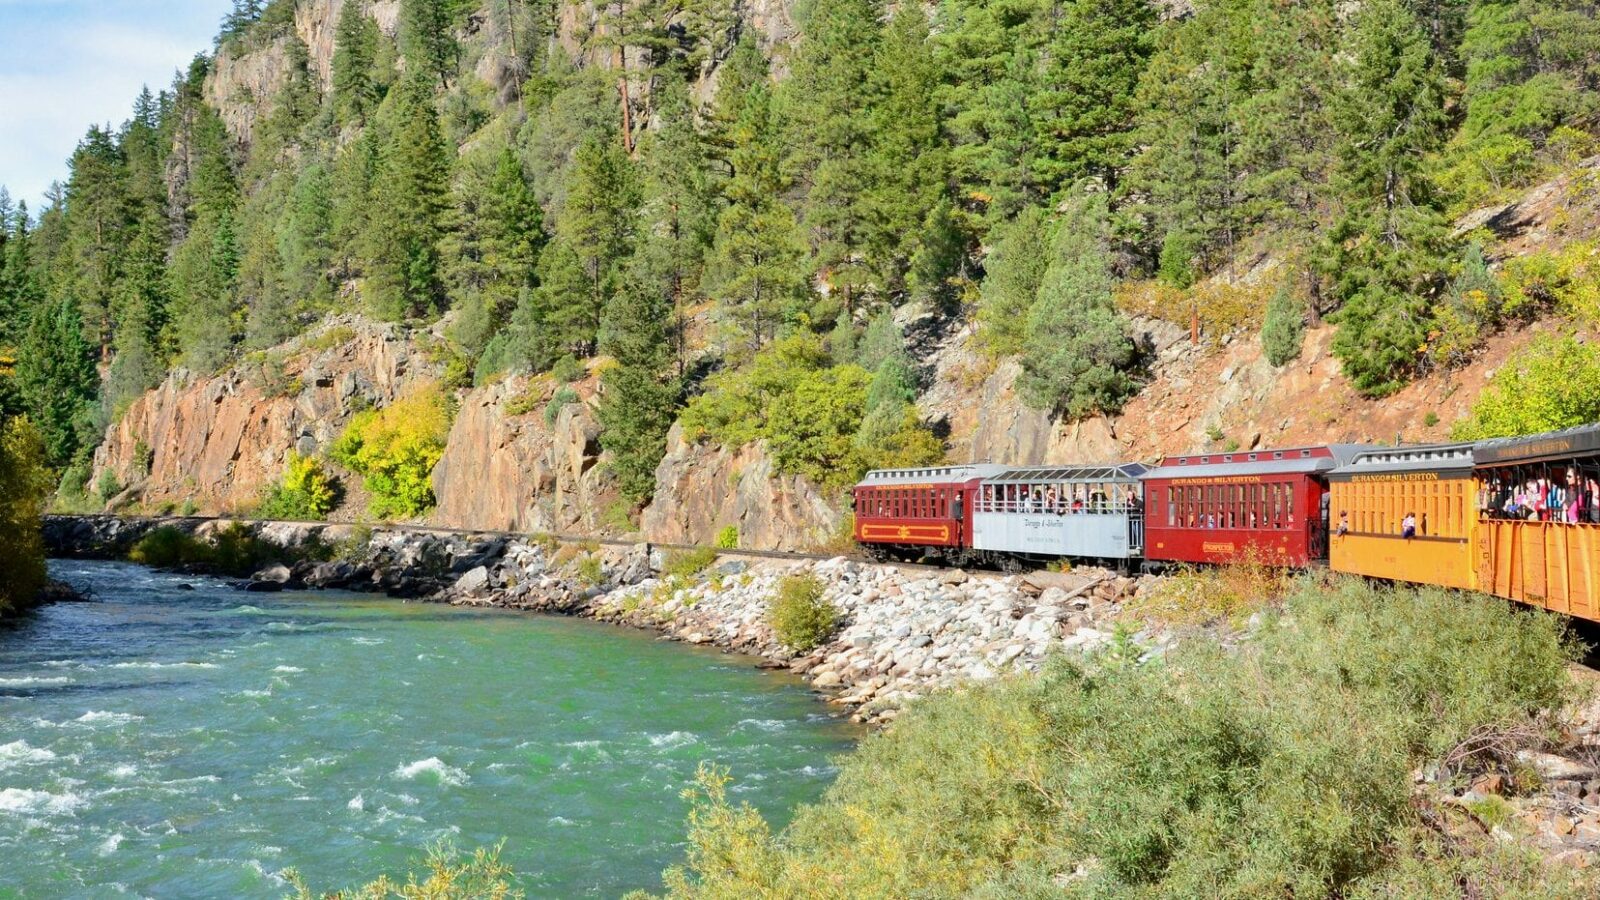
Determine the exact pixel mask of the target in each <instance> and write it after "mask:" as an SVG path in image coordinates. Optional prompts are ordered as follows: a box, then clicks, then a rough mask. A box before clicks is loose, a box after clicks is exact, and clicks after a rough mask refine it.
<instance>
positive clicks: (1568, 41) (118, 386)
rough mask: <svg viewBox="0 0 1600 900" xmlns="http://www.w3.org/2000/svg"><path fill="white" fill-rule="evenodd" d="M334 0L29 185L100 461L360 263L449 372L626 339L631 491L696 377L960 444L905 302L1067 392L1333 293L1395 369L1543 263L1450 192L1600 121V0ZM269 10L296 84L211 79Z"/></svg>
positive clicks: (53, 365)
mask: <svg viewBox="0 0 1600 900" xmlns="http://www.w3.org/2000/svg"><path fill="white" fill-rule="evenodd" d="M318 3H323V4H324V5H326V4H325V0H299V2H298V4H297V2H296V0H270V2H265V3H263V2H260V0H236V2H235V4H234V9H233V10H232V12H230V14H229V15H228V16H227V18H226V19H225V21H224V22H223V23H222V26H221V29H220V31H219V34H218V37H217V43H216V47H215V48H214V49H213V51H212V52H208V53H205V54H202V55H200V56H198V57H196V58H195V59H194V61H193V62H192V64H190V65H189V66H188V68H187V69H185V70H183V71H180V72H178V73H176V75H175V77H174V80H173V81H172V83H171V84H170V85H167V86H166V87H164V88H162V89H159V90H150V89H147V90H145V91H144V92H143V93H141V94H140V95H139V96H137V97H135V98H133V105H132V109H131V113H130V114H129V116H128V118H127V120H126V121H125V122H122V123H121V124H120V125H116V126H102V125H96V126H94V127H91V128H90V129H89V130H88V132H87V133H86V134H85V135H84V136H83V138H82V140H81V142H80V143H79V144H78V146H77V149H76V151H75V152H74V153H73V154H72V157H71V160H70V169H69V174H68V176H67V177H66V179H65V181H64V182H62V183H59V184H57V185H56V186H54V187H53V188H52V189H51V191H50V193H49V196H48V197H47V198H46V200H45V202H44V204H43V205H42V207H41V208H30V207H29V206H27V205H26V204H24V203H21V202H13V201H12V200H11V199H10V198H9V197H6V196H4V195H0V226H3V227H0V347H4V348H8V356H10V357H13V358H14V359H15V360H16V364H15V371H14V374H11V375H8V376H7V377H5V378H0V410H3V411H4V412H5V413H6V414H7V415H17V414H26V416H27V417H28V419H29V420H30V421H31V422H32V423H33V425H34V427H35V428H36V429H37V430H38V432H39V435H40V438H41V439H42V446H43V453H44V456H45V458H46V460H47V462H48V465H49V467H50V468H51V469H52V470H53V471H54V472H55V473H57V476H58V477H59V478H60V479H61V490H62V492H63V493H71V492H79V493H81V492H83V491H84V490H85V489H86V481H87V479H88V473H89V471H90V469H89V457H90V455H91V454H92V452H93V449H94V447H95V446H96V445H97V444H98V443H99V440H100V436H101V435H102V434H103V433H104V430H105V428H106V427H107V426H108V425H109V424H110V423H112V422H114V421H115V420H116V419H117V418H118V417H119V416H120V415H121V414H122V413H123V412H124V411H125V410H126V409H127V407H128V405H129V404H130V403H132V402H133V400H134V399H136V398H137V397H138V396H140V395H141V394H142V393H143V392H144V391H146V390H148V389H150V388H151V387H153V386H155V385H156V384H157V383H159V382H160V381H161V380H162V379H163V378H164V377H165V376H166V375H167V373H168V372H169V371H172V370H174V369H176V368H183V369H187V370H189V371H192V372H196V373H201V374H205V373H210V372H214V371H217V370H219V369H221V368H223V367H226V366H228V365H230V364H233V363H235V362H237V361H238V360H240V359H241V358H243V357H244V356H246V355H247V354H250V353H252V352H256V351H260V350H262V349H264V348H268V347H271V346H274V345H276V344H279V343H280V342H283V341H284V340H286V339H289V338H292V337H294V336H296V335H297V334H300V333H302V332H303V331H305V330H306V329H308V328H309V327H311V326H312V325H314V324H316V323H317V322H319V321H321V320H322V319H323V318H324V317H325V316H326V315H328V314H329V313H330V312H333V311H337V310H345V309H349V308H352V307H359V308H361V309H363V310H364V311H365V312H366V313H367V314H369V315H371V316H373V317H375V318H380V319H384V320H391V321H396V322H402V323H407V324H409V325H412V326H417V327H422V326H432V325H434V324H436V323H438V321H439V320H440V319H441V318H443V317H448V320H447V325H446V329H445V333H446V334H447V335H448V336H449V343H450V346H449V348H448V352H449V354H450V358H451V361H452V365H451V366H450V367H449V371H450V372H451V373H452V378H453V379H454V383H453V384H452V385H451V386H453V387H466V386H470V385H471V384H473V383H478V384H482V383H486V382H488V381H490V380H493V379H495V378H498V377H502V376H503V375H504V374H506V373H510V372H519V371H521V372H546V371H551V370H556V369H561V368H563V367H565V368H570V367H571V366H572V365H573V362H574V361H577V360H589V359H594V358H596V357H602V358H604V359H606V360H608V361H607V362H606V363H605V364H604V365H603V366H601V367H600V370H601V371H603V372H604V374H603V376H602V377H603V383H604V394H603V400H602V406H601V409H600V417H601V420H602V422H603V425H604V428H605V430H604V433H603V435H602V437H601V440H602V442H603V444H604V446H605V448H606V449H607V450H608V451H610V453H611V459H612V462H611V465H612V467H613V469H614V471H615V474H616V476H617V479H618V483H619V485H620V486H621V487H622V489H623V491H624V493H625V494H626V495H627V496H628V497H629V498H630V499H631V500H633V501H635V502H644V501H646V500H647V499H648V497H649V496H650V492H651V490H652V489H653V484H654V482H653V477H652V473H653V472H654V469H655V466H656V463H657V461H658V460H659V459H660V457H661V455H662V453H663V449H664V443H665V434H666V431H667V429H668V428H669V427H670V426H671V425H672V423H673V422H674V421H677V420H679V419H680V418H681V419H682V421H683V423H684V425H685V428H686V429H687V431H688V432H689V433H690V434H692V435H696V436H701V437H704V438H706V439H712V440H717V441H720V442H723V443H725V444H737V443H741V442H743V441H747V440H751V439H755V438H761V437H766V438H769V439H771V440H772V441H773V446H774V448H775V451H776V455H777V462H778V464H779V466H780V468H782V469H784V470H786V471H793V472H799V473H802V474H807V475H810V476H813V477H815V478H817V479H818V480H819V481H822V482H831V483H845V482H848V481H849V480H850V479H851V478H852V477H853V476H854V475H855V474H856V473H858V472H859V471H860V470H861V469H863V468H864V467H866V466H870V465H883V464H891V463H906V464H914V463H921V462H927V461H932V460H936V459H939V458H941V456H942V454H943V448H942V446H941V444H940V440H939V438H938V437H937V436H935V435H934V434H933V433H932V432H930V430H929V428H928V427H927V426H926V425H925V424H924V423H923V422H921V421H919V418H918V416H917V415H916V412H915V406H914V401H915V400H916V398H917V396H918V393H919V390H920V389H921V388H922V385H921V384H920V383H919V380H920V379H921V378H922V375H921V374H920V373H919V370H918V367H917V364H916V361H915V360H914V359H912V358H911V356H910V354H909V351H908V349H907V341H906V339H905V336H904V335H903V334H902V332H901V329H900V326H899V325H897V324H896V322H897V312H903V311H904V310H905V308H907V307H908V306H914V307H916V308H919V309H924V310H931V311H934V312H936V313H937V314H939V315H941V316H943V317H946V318H952V319H964V318H971V319H974V320H975V321H976V322H977V330H976V337H975V342H976V346H977V347H978V348H979V349H980V350H981V351H982V352H983V353H984V354H986V355H987V356H988V357H990V358H992V359H1000V358H1005V357H1013V356H1015V357H1019V358H1020V360H1021V365H1022V375H1021V376H1020V378H1019V381H1018V385H1017V387H1018V391H1019V393H1020V395H1021V396H1022V397H1023V398H1024V399H1025V400H1026V402H1028V403H1029V404H1030V405H1032V406H1034V407H1037V408H1039V409H1043V410H1048V411H1050V412H1052V413H1054V414H1056V415H1058V416H1060V417H1062V418H1065V419H1075V418H1081V417H1085V416H1091V415H1096V414H1103V413H1114V412H1116V411H1117V410H1118V409H1119V408H1120V407H1121V405H1122V404H1123V403H1124V402H1125V401H1126V400H1127V399H1128V398H1129V397H1131V396H1132V395H1134V394H1135V393H1136V392H1137V391H1138V390H1139V388H1140V384H1141V379H1142V377H1143V372H1144V367H1145V366H1146V360H1145V356H1146V351H1145V348H1143V347H1141V346H1140V344H1139V342H1138V341H1137V340H1136V339H1135V332H1134V330H1133V328H1132V327H1131V325H1130V317H1132V316H1135V315H1138V314H1141V313H1143V312H1149V311H1151V310H1155V311H1165V312H1164V313H1163V314H1165V315H1168V316H1169V317H1175V318H1178V319H1180V320H1183V321H1182V324H1183V325H1184V326H1185V327H1187V326H1188V324H1189V322H1188V321H1187V320H1188V319H1189V318H1190V317H1191V316H1193V317H1194V318H1196V319H1199V320H1201V321H1202V324H1203V325H1204V327H1205V328H1206V329H1208V330H1229V329H1238V328H1257V327H1260V328H1262V329H1263V336H1262V339H1263V341H1264V342H1265V343H1266V345H1267V352H1268V353H1269V355H1270V357H1271V358H1272V360H1273V362H1274V363H1285V362H1288V361H1289V360H1292V359H1293V358H1295V356H1296V355H1297V354H1298V353H1299V341H1300V333H1301V330H1302V328H1303V327H1304V325H1305V324H1306V323H1307V322H1312V321H1317V320H1320V319H1324V318H1326V319H1328V320H1331V321H1332V322H1334V323H1336V326H1337V335H1336V338H1335V342H1334V352H1335V353H1336V354H1337V356H1338V357H1339V360H1340V362H1341V364H1342V366H1343V369H1344V371H1345V374H1346V375H1347V376H1348V378H1349V379H1350V380H1351V381H1352V383H1353V384H1354V385H1355V386H1356V387H1357V388H1358V389H1359V390H1360V391H1361V392H1363V393H1365V394H1367V395H1369V396H1373V397H1381V396H1384V395H1387V394H1390V393H1392V392H1394V391H1396V390H1398V389H1399V388H1400V387H1402V386H1404V385H1405V384H1406V383H1407V382H1408V381H1409V380H1411V379H1413V378H1415V377H1417V376H1418V375H1419V374H1422V373H1424V372H1427V371H1429V370H1431V369H1435V368H1440V367H1448V366H1452V365H1459V364H1460V363H1461V362H1462V361H1463V360H1465V359H1468V358H1470V356H1471V353H1472V350H1473V348H1474V347H1475V346H1476V345H1477V344H1478V343H1479V342H1480V341H1482V340H1483V339H1484V337H1485V336H1486V335H1488V334H1490V333H1492V332H1493V331H1494V330H1495V329H1498V328H1502V327H1505V326H1506V325H1507V324H1508V323H1511V322H1513V321H1515V320H1516V319H1517V318H1518V317H1526V316H1529V315H1533V314H1536V313H1538V312H1539V311H1540V309H1541V305H1542V304H1543V305H1545V306H1548V304H1549V303H1550V302H1551V301H1550V300H1549V297H1548V296H1547V295H1544V294H1539V293H1537V292H1528V293H1526V294H1525V295H1518V296H1516V297H1513V296H1510V295H1503V294H1502V292H1501V291H1499V290H1498V289H1497V288H1496V282H1495V280H1494V279H1493V278H1492V277H1491V276H1490V274H1489V272H1488V268H1489V266H1490V263H1491V262H1492V261H1486V259H1485V255H1484V250H1483V247H1482V243H1483V242H1482V239H1481V237H1480V236H1479V235H1478V234H1477V233H1475V232H1473V231H1470V230H1469V231H1465V232H1463V231H1461V230H1459V229H1457V228H1456V227H1455V225H1454V223H1455V221H1456V219H1457V218H1458V217H1460V216H1461V215H1462V214H1463V213H1465V212H1467V211H1470V210H1472V209H1474V208H1478V207H1481V206H1483V205H1485V204H1488V203H1492V202H1495V201H1496V200H1500V199H1504V198H1506V197H1508V196H1511V195H1513V194H1514V193H1515V192H1516V191H1518V190H1520V189H1524V188H1526V187H1527V186H1528V185H1531V184H1534V183H1537V182H1539V181H1541V180H1543V179H1545V178H1548V177H1550V176H1551V175H1552V174H1555V173H1559V172H1562V171H1565V170H1568V169H1570V168H1571V167H1573V166H1574V165H1575V164H1576V163H1577V162H1579V161H1580V160H1583V159H1585V158H1587V157H1589V156H1592V155H1593V154H1595V153H1596V152H1600V145H1597V140H1596V134H1597V129H1600V118H1597V110H1600V17H1597V16H1596V12H1597V10H1596V7H1597V4H1596V3H1595V2H1593V0H1361V2H1357V3H1341V2H1335V0H1196V2H1194V3H1193V4H1192V5H1191V4H1189V3H1186V2H1173V0H1160V2H1149V0H937V2H934V3H929V4H900V5H895V6H890V5H887V4H883V3H879V2H876V0H807V2H805V3H803V4H796V5H795V6H794V8H793V9H790V10H788V12H789V13H790V14H791V15H792V16H793V18H794V21H795V24H796V27H797V29H798V31H799V35H798V36H797V37H795V38H793V39H792V40H783V41H777V42H774V41H772V40H770V39H769V35H768V33H766V32H763V31H762V30H761V29H760V28H758V27H756V26H755V25H754V24H752V20H751V19H750V18H749V17H748V15H741V13H740V9H741V7H740V6H738V5H736V4H733V3H731V2H727V0H631V2H618V3H615V4H605V5H601V6H598V7H596V11H595V13H594V20H593V21H592V22H591V23H589V24H590V25H591V26H592V27H589V28H587V30H585V29H581V28H580V29H578V33H573V32H572V31H571V30H570V29H569V30H568V31H567V32H563V30H562V29H563V27H564V26H563V22H565V21H567V20H568V19H570V18H571V16H570V15H569V13H570V10H567V9H566V8H565V7H563V6H561V5H559V4H557V3H554V2H552V0H482V2H479V0H399V3H398V14H397V16H392V17H390V18H391V19H392V21H388V20H385V21H382V22H380V19H379V17H377V16H375V6H376V5H375V4H373V3H370V2H369V0H345V2H344V3H343V4H342V6H340V11H339V14H338V16H337V21H336V29H335V31H334V42H333V54H332V58H331V69H330V71H329V72H328V73H327V76H326V77H324V76H323V74H322V73H321V72H320V71H319V69H318V66H317V63H316V61H315V60H314V58H313V54H312V52H311V48H309V47H308V46H307V45H306V44H305V43H304V42H303V41H302V38H301V36H300V32H299V31H298V30H297V27H296V21H297V16H298V15H301V14H303V13H304V12H306V10H304V9H298V10H297V8H296V7H297V5H298V6H300V7H309V6H312V5H316V4H318ZM388 5H390V6H392V5H393V4H388ZM252 54H258V55H259V54H275V55H276V56H278V57H281V66H280V68H281V72H280V76H281V77H279V78H278V85H277V88H276V89H275V91H273V92H272V94H271V95H270V96H259V97H248V98H237V97H224V98H221V99H220V100H219V99H218V98H217V97H216V96H214V94H213V93H212V92H208V90H207V85H208V83H210V82H211V81H212V80H214V79H216V78H217V77H218V75H219V73H220V72H221V71H222V69H223V68H224V67H226V66H227V65H229V64H231V63H236V62H237V61H238V60H240V59H242V58H245V57H248V56H250V55H252ZM230 107H236V108H233V109H230ZM237 107H247V108H248V109H249V110H250V112H251V113H252V118H251V127H249V128H248V129H240V128H237V127H235V126H234V121H233V118H232V117H230V114H231V113H236V112H237V111H238V109H237ZM3 177H4V173H0V180H3ZM1268 258H1270V259H1271V260H1273V261H1274V262H1275V268H1273V269H1272V274H1271V277H1270V278H1269V279H1268V281H1269V282H1270V283H1268V284H1267V285H1266V287H1265V289H1264V291H1256V292H1255V293H1249V292H1244V293H1243V294H1242V295H1241V294H1240V293H1239V292H1235V293H1234V294H1226V292H1224V294H1226V296H1222V297H1220V298H1219V296H1218V294H1217V292H1216V291H1215V290H1209V291H1208V290H1203V289H1202V286H1203V285H1208V284H1216V283H1219V282H1220V283H1227V282H1228V279H1229V278H1230V277H1231V275H1233V274H1237V273H1239V272H1240V271H1242V270H1244V269H1248V268H1250V267H1252V266H1255V265H1257V264H1258V263H1259V262H1260V261H1261V260H1263V259H1268ZM1514 300H1516V301H1518V302H1513V301H1514ZM1174 310H1180V311H1181V312H1178V313H1174V312H1172V311H1174ZM904 319H905V316H904V315H901V316H900V317H899V319H898V321H904Z"/></svg>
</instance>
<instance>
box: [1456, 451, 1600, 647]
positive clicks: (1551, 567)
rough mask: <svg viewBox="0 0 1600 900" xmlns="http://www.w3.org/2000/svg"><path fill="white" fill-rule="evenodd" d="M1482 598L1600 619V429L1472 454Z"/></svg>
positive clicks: (1475, 546) (1476, 567)
mask: <svg viewBox="0 0 1600 900" xmlns="http://www.w3.org/2000/svg"><path fill="white" fill-rule="evenodd" d="M1473 460H1474V466H1475V474H1476V479H1477V488H1478V498H1477V501H1478V502H1477V506H1478V512H1479V521H1478V525H1477V531H1476V534H1475V536H1474V542H1473V572H1474V577H1475V580H1476V583H1477V584H1476V586H1477V589H1478V590H1480V591H1483V592H1484V593H1488V594H1494V595H1496V596H1499V597H1506V598H1508V599H1511V600H1518V601H1521V602H1523V603H1528V604H1532V605H1534V606H1542V607H1544V608H1546V609H1549V610H1553V611H1555V612H1560V613H1565V614H1566V615H1569V616H1575V617H1578V618H1582V619H1590V620H1600V426H1596V425H1585V426H1582V427H1579V428H1572V429H1568V430H1566V431H1560V432H1552V433H1549V434H1541V435H1534V436H1532V437H1523V438H1504V439H1500V440H1493V441H1480V442H1479V443H1478V444H1476V445H1474V447H1473Z"/></svg>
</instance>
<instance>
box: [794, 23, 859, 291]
mask: <svg viewBox="0 0 1600 900" xmlns="http://www.w3.org/2000/svg"><path fill="white" fill-rule="evenodd" d="M880 12H881V9H880V6H879V4H878V3H877V2H876V0H818V2H816V3H814V4H812V5H811V6H810V7H809V14H808V15H807V17H806V21H805V32H806V39H805V40H804V41H802V42H801V44H800V49H799V50H798V51H797V52H796V53H795V56H794V59H793V63H792V69H791V72H790V75H789V78H788V79H787V80H785V81H784V82H783V84H782V85H781V87H780V88H779V90H780V96H781V97H782V103H781V110H782V113H783V118H784V132H785V137H786V141H787V144H788V149H789V158H788V160H787V161H786V165H787V167H788V171H789V173H790V174H791V175H792V177H793V178H794V180H795V182H796V183H797V185H798V187H799V189H800V190H801V192H802V193H803V195H804V199H803V200H802V201H801V204H800V210H799V211H800V219H801V222H802V223H803V224H804V225H805V228H806V232H807V237H808V240H809V243H810V245H811V248H812V255H813V267H814V268H815V269H816V271H817V272H818V274H819V275H820V277H821V278H822V279H823V280H824V281H825V282H827V283H828V285H829V286H830V288H831V289H832V290H833V291H837V292H838V293H839V295H840V296H841V297H842V298H843V302H844V306H845V309H847V310H848V309H853V308H854V303H855V298H856V297H858V296H859V295H860V294H862V293H863V292H864V291H866V290H867V289H868V288H869V287H870V286H871V284H872V278H871V272H870V270H869V268H868V266H867V260H866V258H865V250H866V247H867V243H868V241H869V239H870V233H871V230H872V226H871V220H872V214H871V211H870V208H869V202H868V197H867V194H868V189H869V186H870V184H871V172H870V171H869V167H870V160H869V152H870V149H869V148H870V146H871V143H872V139H873V133H872V132H873V128H872V125H873V123H872V116H871V106H872V104H873V102H874V99H875V98H874V97H873V96H872V95H871V94H870V93H869V90H870V87H871V85H872V84H873V53H874V51H875V48H876V46H877V41H878V20H879V17H880Z"/></svg>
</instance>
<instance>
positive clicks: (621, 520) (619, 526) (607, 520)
mask: <svg viewBox="0 0 1600 900" xmlns="http://www.w3.org/2000/svg"><path fill="white" fill-rule="evenodd" d="M600 527H601V528H604V529H606V530H607V531H614V532H621V533H626V532H629V531H633V530H634V523H633V507H632V506H629V505H628V501H626V500H614V501H612V502H611V503H608V504H606V508H605V509H603V510H601V511H600Z"/></svg>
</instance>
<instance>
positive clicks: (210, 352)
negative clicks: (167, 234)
mask: <svg viewBox="0 0 1600 900" xmlns="http://www.w3.org/2000/svg"><path fill="white" fill-rule="evenodd" d="M238 273H239V241H238V234H237V232H236V231H235V226H234V217H233V213H232V212H231V211H225V212H223V213H221V214H220V215H217V216H214V217H213V216H211V215H209V214H208V215H206V216H204V217H202V218H201V219H199V220H197V221H196V222H195V225H194V227H193V228H192V229H190V231H189V236H188V238H187V239H186V240H185V241H184V243H183V245H182V246H180V247H179V248H178V250H177V253H176V254H175V255H174V257H173V260H172V266H171V267H170V269H169V270H168V278H169V284H170V285H171V293H172V296H173V298H174V304H175V306H176V309H175V316H174V319H175V326H176V331H177V338H178V347H179V349H180V350H181V351H182V353H183V357H184V362H185V364H186V365H188V366H189V367H191V368H193V369H196V370H198V371H201V372H212V371H215V370H216V369H218V368H220V367H221V366H222V364H223V363H225V362H226V361H227V358H228V354H229V353H230V352H232V350H233V345H234V343H235V341H236V339H237V332H238V322H237V309H236V307H235V305H234V288H235V284H236V281H237V278H238Z"/></svg>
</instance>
